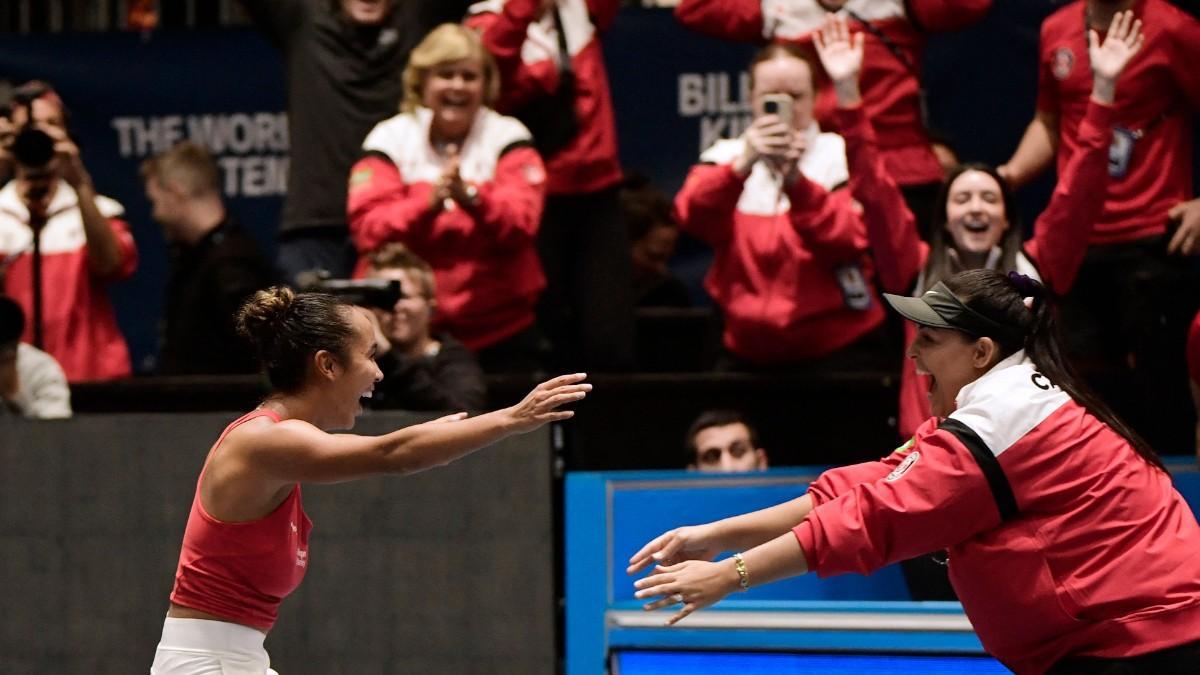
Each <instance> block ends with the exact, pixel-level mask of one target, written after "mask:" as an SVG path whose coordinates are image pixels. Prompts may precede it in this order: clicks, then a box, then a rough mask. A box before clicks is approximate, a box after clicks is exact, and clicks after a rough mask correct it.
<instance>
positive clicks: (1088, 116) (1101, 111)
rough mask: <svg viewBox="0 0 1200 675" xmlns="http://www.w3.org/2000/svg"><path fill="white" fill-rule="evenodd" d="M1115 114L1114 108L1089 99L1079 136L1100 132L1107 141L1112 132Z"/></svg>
mask: <svg viewBox="0 0 1200 675" xmlns="http://www.w3.org/2000/svg"><path fill="white" fill-rule="evenodd" d="M1115 114H1116V111H1115V109H1114V108H1113V106H1111V105H1108V104H1106V103H1101V102H1099V101H1096V100H1093V99H1091V98H1088V105H1087V110H1086V111H1085V112H1084V114H1083V121H1082V122H1081V123H1080V126H1079V135H1080V136H1083V135H1085V134H1087V133H1089V132H1100V133H1102V134H1104V135H1105V138H1106V139H1107V137H1108V134H1109V132H1110V131H1112V125H1113V115H1115Z"/></svg>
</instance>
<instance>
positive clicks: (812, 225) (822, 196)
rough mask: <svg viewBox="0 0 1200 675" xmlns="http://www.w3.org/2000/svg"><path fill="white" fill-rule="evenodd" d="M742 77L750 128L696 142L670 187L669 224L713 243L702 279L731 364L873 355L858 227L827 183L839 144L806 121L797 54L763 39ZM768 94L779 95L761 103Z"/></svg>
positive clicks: (846, 360) (875, 330)
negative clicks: (684, 172)
mask: <svg viewBox="0 0 1200 675" xmlns="http://www.w3.org/2000/svg"><path fill="white" fill-rule="evenodd" d="M750 87H751V97H752V101H753V106H754V115H755V117H754V121H753V122H752V123H751V125H750V127H749V128H748V129H747V130H746V132H745V133H744V134H743V135H742V137H741V138H739V139H736V140H724V141H718V142H717V143H716V144H715V145H713V147H711V148H709V149H708V150H706V151H705V152H704V153H703V154H702V155H701V157H700V159H701V160H702V162H703V163H701V164H699V165H697V166H695V167H693V168H692V170H691V172H690V173H689V174H688V177H687V181H686V182H685V183H684V185H683V189H682V190H681V191H680V193H679V194H678V195H677V196H676V198H675V208H676V212H677V213H678V215H679V222H680V226H681V227H682V228H683V230H684V231H685V232H688V233H690V234H692V235H695V236H696V237H697V238H699V239H700V240H702V241H704V242H705V243H707V244H708V245H709V246H711V247H712V248H713V251H714V253H715V257H714V260H713V265H712V268H711V269H710V270H709V272H708V276H707V278H706V279H705V288H706V289H707V290H708V292H709V293H710V294H711V295H712V297H713V299H714V300H715V301H716V303H717V305H718V306H720V308H721V310H722V312H723V314H724V319H725V334H724V337H723V341H724V346H725V349H726V350H727V351H728V352H729V354H730V355H731V357H732V364H731V365H732V366H733V367H737V368H759V367H764V366H777V365H779V364H797V363H805V364H810V365H811V364H813V363H814V362H815V361H816V360H821V361H822V362H824V363H826V364H834V363H837V364H838V365H841V366H843V367H852V366H853V365H859V362H860V361H861V360H863V359H869V358H877V355H878V354H879V352H880V351H881V350H879V349H878V347H879V346H880V344H882V343H883V342H884V340H883V337H882V329H881V325H882V323H883V309H882V308H881V306H880V301H879V299H878V297H876V294H875V290H874V288H873V287H872V284H871V281H870V279H871V274H872V272H871V268H870V260H869V258H868V256H867V242H866V236H865V231H864V229H863V223H862V220H861V219H860V218H859V216H858V214H857V212H856V210H855V208H854V206H853V204H852V201H851V199H850V194H849V190H845V189H834V188H836V187H837V186H839V185H842V184H844V183H845V181H846V158H845V149H844V144H843V142H842V139H841V137H839V136H837V135H836V134H827V133H822V132H821V130H820V128H819V127H818V126H817V123H816V122H815V121H814V120H813V117H812V105H813V89H812V71H811V70H810V68H809V65H808V62H807V61H805V60H804V58H803V56H802V54H801V53H800V52H799V51H797V49H796V47H794V46H792V45H786V44H772V45H769V46H767V47H766V48H764V49H763V50H762V51H760V52H759V53H758V55H757V56H755V57H754V60H753V61H752V63H751V65H750ZM768 95H770V96H772V97H778V96H781V95H782V96H783V97H785V98H783V99H782V100H783V101H790V102H787V103H781V104H780V105H781V106H783V107H782V108H781V109H780V110H779V112H778V113H767V112H766V111H765V109H764V105H765V104H764V101H765V99H766V97H767V96H768ZM774 100H775V101H777V102H778V101H779V100H780V99H778V98H776V99H774ZM788 118H790V120H791V121H790V124H789V123H788V122H787V119H788ZM830 190H833V191H832V192H830ZM868 336H872V339H870V340H867V341H863V339H864V338H866V337H868ZM856 343H858V345H856ZM852 345H856V347H857V348H851V346H852Z"/></svg>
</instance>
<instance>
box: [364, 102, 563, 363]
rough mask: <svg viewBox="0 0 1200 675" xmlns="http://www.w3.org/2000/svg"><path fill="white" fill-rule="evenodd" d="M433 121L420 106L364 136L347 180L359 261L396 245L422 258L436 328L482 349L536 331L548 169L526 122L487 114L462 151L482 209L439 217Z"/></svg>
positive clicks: (439, 164)
mask: <svg viewBox="0 0 1200 675" xmlns="http://www.w3.org/2000/svg"><path fill="white" fill-rule="evenodd" d="M431 119H432V113H431V111H430V110H429V109H428V108H418V109H417V110H416V111H415V112H413V113H404V114H400V115H396V116H395V117H393V118H391V119H388V120H384V121H383V122H380V123H379V124H378V125H376V127H375V128H374V129H373V130H372V131H371V133H370V134H368V135H367V138H366V140H365V141H363V151H364V152H366V153H367V156H366V157H364V158H363V159H361V160H359V161H358V163H356V164H355V165H354V168H353V169H352V170H351V173H350V190H349V202H348V205H347V208H348V216H349V224H350V234H351V236H352V238H353V239H354V244H355V246H356V247H357V248H358V250H359V252H360V253H363V254H366V253H368V252H370V251H373V250H375V249H377V248H379V247H380V246H382V245H383V244H385V243H387V242H390V241H399V242H402V243H404V245H406V246H408V247H409V248H410V249H412V250H413V252H415V253H416V254H417V255H419V256H421V257H422V258H424V259H425V260H426V261H427V262H428V263H429V264H430V265H431V266H432V267H433V272H434V277H435V279H436V282H437V284H436V285H437V303H438V308H437V313H436V314H435V316H434V330H435V331H442V330H444V331H446V332H448V333H450V334H451V335H453V336H454V337H456V338H458V340H459V341H460V342H462V343H463V344H464V345H466V346H467V347H468V348H470V349H472V350H479V349H482V348H484V347H488V346H490V345H492V344H495V343H497V342H499V341H501V340H504V339H505V338H508V337H511V336H513V335H515V334H517V333H519V332H520V331H522V330H524V329H525V328H528V327H529V326H530V325H532V324H533V320H534V314H533V308H534V305H535V303H536V302H537V298H538V295H540V294H541V292H542V289H543V288H545V286H546V278H545V276H544V275H543V274H542V266H541V263H540V262H538V256H537V249H536V247H535V240H536V236H537V231H538V225H539V223H540V222H541V218H542V204H543V201H544V199H545V195H544V192H545V178H546V172H545V169H544V167H543V166H542V160H541V158H540V157H539V156H538V154H537V151H535V150H534V149H533V148H532V147H531V146H530V136H529V131H528V130H526V129H525V127H524V126H523V125H522V124H521V123H520V122H518V121H517V120H514V119H512V118H511V117H505V116H503V115H499V114H497V113H496V112H494V111H492V110H488V109H487V108H481V109H480V111H479V113H478V115H477V116H476V118H475V121H474V122H473V123H472V125H471V131H470V133H469V134H468V136H467V138H466V140H465V141H463V144H462V148H461V149H460V150H459V155H460V161H461V164H460V170H459V172H460V175H461V176H462V178H463V180H464V181H465V182H466V183H468V184H471V185H474V186H475V187H476V189H477V190H478V204H479V206H478V208H477V209H475V210H474V212H468V211H467V210H465V209H462V208H459V207H458V206H457V204H455V203H453V202H451V203H449V204H446V205H445V208H444V209H443V210H441V211H439V212H436V213H435V212H433V211H432V210H431V209H430V206H429V200H430V197H431V196H432V194H433V190H434V186H435V185H436V183H437V181H438V179H439V178H440V177H441V175H442V171H443V165H444V160H443V159H442V157H441V156H440V155H439V154H438V153H437V152H436V151H435V150H434V148H433V147H432V146H431V145H430V143H429V124H430V120H431Z"/></svg>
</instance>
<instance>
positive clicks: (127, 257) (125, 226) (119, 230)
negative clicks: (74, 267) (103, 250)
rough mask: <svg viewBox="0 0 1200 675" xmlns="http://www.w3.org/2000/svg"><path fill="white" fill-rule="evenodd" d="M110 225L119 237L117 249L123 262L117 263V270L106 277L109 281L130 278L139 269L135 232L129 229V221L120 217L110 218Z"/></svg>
mask: <svg viewBox="0 0 1200 675" xmlns="http://www.w3.org/2000/svg"><path fill="white" fill-rule="evenodd" d="M108 226H109V227H111V228H112V230H113V234H114V235H116V237H117V249H118V250H119V251H120V254H121V262H120V264H118V265H117V268H116V270H114V271H113V273H112V274H111V275H109V276H107V277H105V279H106V280H107V281H121V280H123V279H128V278H129V277H131V276H133V273H134V271H136V270H137V266H138V251H137V244H136V243H135V242H134V241H133V234H132V233H130V231H129V223H127V222H125V221H124V220H121V219H120V218H109V219H108Z"/></svg>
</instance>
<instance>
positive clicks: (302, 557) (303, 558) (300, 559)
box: [296, 548, 308, 567]
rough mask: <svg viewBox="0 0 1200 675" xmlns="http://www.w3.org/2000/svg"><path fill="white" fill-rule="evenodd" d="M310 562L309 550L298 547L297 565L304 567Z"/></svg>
mask: <svg viewBox="0 0 1200 675" xmlns="http://www.w3.org/2000/svg"><path fill="white" fill-rule="evenodd" d="M307 564H308V551H306V550H304V549H302V548H298V549H296V567H304V566H305V565H307Z"/></svg>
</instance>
